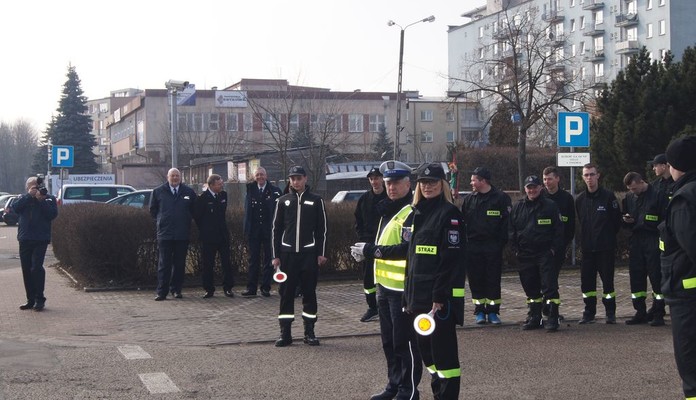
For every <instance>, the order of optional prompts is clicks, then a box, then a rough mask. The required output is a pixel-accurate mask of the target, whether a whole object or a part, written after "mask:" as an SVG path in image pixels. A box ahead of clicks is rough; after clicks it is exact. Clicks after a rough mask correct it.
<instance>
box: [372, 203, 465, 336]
mask: <svg viewBox="0 0 696 400" xmlns="http://www.w3.org/2000/svg"><path fill="white" fill-rule="evenodd" d="M412 215H413V223H412V226H411V237H410V241H408V242H402V244H400V245H395V246H371V247H370V249H371V251H372V255H374V256H375V258H388V259H397V260H399V259H404V258H407V263H406V278H405V282H404V297H403V302H404V307H405V309H406V311H408V312H411V313H416V314H418V313H426V312H429V311H430V310H431V309H432V307H433V303H443V304H447V303H449V305H450V307H451V311H452V313H453V316H454V318H455V321H456V323H457V324H459V325H461V324H463V323H464V297H463V296H462V297H453V289H454V288H462V289H463V288H464V284H465V276H466V271H465V266H464V262H463V258H464V257H462V250H463V248H464V242H463V235H462V222H461V213H460V212H459V210H458V209H457V207H456V206H454V205H453V204H451V203H449V202H448V201H446V200H445V199H444V196H440V197H437V198H434V199H429V200H426V199H423V200H421V201H420V202H419V203H418V204H417V205H416V207H415V210H414V212H413V213H412Z"/></svg>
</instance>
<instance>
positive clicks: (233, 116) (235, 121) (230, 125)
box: [227, 113, 239, 132]
mask: <svg viewBox="0 0 696 400" xmlns="http://www.w3.org/2000/svg"><path fill="white" fill-rule="evenodd" d="M238 117H239V115H237V113H230V114H227V132H237V131H238V130H239V118H238Z"/></svg>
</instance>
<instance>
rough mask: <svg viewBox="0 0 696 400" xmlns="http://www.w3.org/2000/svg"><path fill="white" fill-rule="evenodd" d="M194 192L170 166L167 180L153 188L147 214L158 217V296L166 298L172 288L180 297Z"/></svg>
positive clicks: (172, 292)
mask: <svg viewBox="0 0 696 400" xmlns="http://www.w3.org/2000/svg"><path fill="white" fill-rule="evenodd" d="M195 201H196V192H194V191H193V189H191V188H190V187H188V186H186V185H184V184H183V183H181V172H179V170H178V169H176V168H172V169H170V170H169V172H167V182H165V183H164V184H162V185H161V186H159V187H157V188H155V190H153V191H152V200H151V201H150V215H152V218H155V219H156V220H157V244H158V247H159V261H158V264H157V297H155V301H162V300H166V298H167V294H168V293H170V292H171V294H172V296H174V298H177V299H180V298H182V297H183V296H182V295H181V286H182V284H183V283H184V268H185V266H186V254H187V253H188V245H189V231H190V230H191V217H192V216H193V205H194V203H195Z"/></svg>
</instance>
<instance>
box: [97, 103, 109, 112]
mask: <svg viewBox="0 0 696 400" xmlns="http://www.w3.org/2000/svg"><path fill="white" fill-rule="evenodd" d="M99 112H103V113H105V112H109V103H99Z"/></svg>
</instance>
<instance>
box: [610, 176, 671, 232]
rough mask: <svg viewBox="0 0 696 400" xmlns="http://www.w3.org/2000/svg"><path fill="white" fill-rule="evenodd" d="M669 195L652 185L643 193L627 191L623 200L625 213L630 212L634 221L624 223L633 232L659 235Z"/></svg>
mask: <svg viewBox="0 0 696 400" xmlns="http://www.w3.org/2000/svg"><path fill="white" fill-rule="evenodd" d="M666 205H667V197H666V196H665V195H664V193H661V192H658V191H657V190H655V188H654V187H653V186H652V185H648V188H647V189H646V190H645V191H644V192H643V193H641V194H639V195H637V196H636V195H635V194H633V193H627V194H626V197H624V199H623V201H622V207H621V208H622V209H623V213H624V214H630V215H631V217H633V220H634V222H633V223H632V224H629V223H626V222H624V223H623V225H624V226H625V227H626V228H628V229H630V230H631V232H633V234H648V235H650V236H652V237H657V235H658V234H659V231H658V229H657V226H658V225H660V223H661V222H662V220H663V213H664V210H665V209H666V208H667V206H666Z"/></svg>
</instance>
